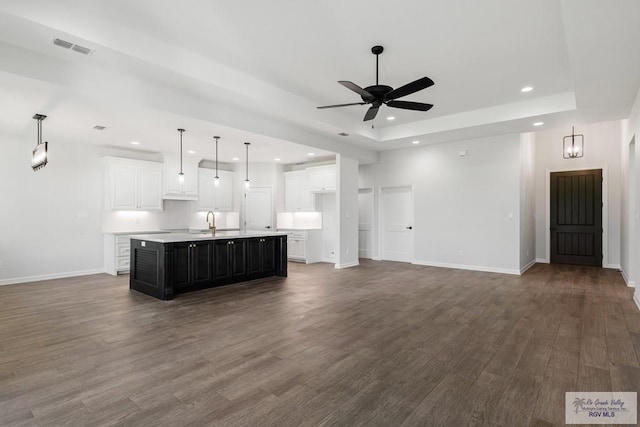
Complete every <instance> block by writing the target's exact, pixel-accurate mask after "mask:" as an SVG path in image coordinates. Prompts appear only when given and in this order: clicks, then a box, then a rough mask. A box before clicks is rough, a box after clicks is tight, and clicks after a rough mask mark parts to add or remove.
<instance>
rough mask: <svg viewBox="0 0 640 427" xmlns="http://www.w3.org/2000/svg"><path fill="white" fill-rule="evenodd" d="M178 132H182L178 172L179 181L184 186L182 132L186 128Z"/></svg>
mask: <svg viewBox="0 0 640 427" xmlns="http://www.w3.org/2000/svg"><path fill="white" fill-rule="evenodd" d="M178 132H180V173H179V174H178V183H179V184H180V185H181V186H182V185H184V173H183V172H182V134H183V133H184V129H178Z"/></svg>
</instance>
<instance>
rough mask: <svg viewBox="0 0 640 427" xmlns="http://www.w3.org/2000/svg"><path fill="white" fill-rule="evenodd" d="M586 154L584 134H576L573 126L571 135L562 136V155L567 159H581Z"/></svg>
mask: <svg viewBox="0 0 640 427" xmlns="http://www.w3.org/2000/svg"><path fill="white" fill-rule="evenodd" d="M582 156H584V135H581V134H578V135H576V134H575V132H574V128H573V126H571V135H567V136H565V137H564V138H562V157H564V158H565V159H579V158H580V157H582Z"/></svg>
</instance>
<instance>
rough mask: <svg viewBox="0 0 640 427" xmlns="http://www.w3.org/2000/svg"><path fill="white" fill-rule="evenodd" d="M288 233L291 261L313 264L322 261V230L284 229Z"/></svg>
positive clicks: (289, 257)
mask: <svg viewBox="0 0 640 427" xmlns="http://www.w3.org/2000/svg"><path fill="white" fill-rule="evenodd" d="M278 231H286V232H287V233H288V237H287V258H288V259H289V261H296V262H303V263H305V264H311V263H314V262H320V261H322V230H282V229H279V230H278Z"/></svg>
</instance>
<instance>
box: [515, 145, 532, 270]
mask: <svg viewBox="0 0 640 427" xmlns="http://www.w3.org/2000/svg"><path fill="white" fill-rule="evenodd" d="M535 141H536V138H535V134H533V133H525V134H522V135H520V218H519V220H520V222H519V227H520V271H521V272H524V270H526V269H527V268H528V267H530V266H532V265H533V264H534V263H535V260H536V221H535V203H536V193H535Z"/></svg>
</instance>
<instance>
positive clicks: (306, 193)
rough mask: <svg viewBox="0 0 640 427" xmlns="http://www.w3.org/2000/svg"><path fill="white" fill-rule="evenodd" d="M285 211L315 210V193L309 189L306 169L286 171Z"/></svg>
mask: <svg viewBox="0 0 640 427" xmlns="http://www.w3.org/2000/svg"><path fill="white" fill-rule="evenodd" d="M284 205H285V211H287V212H297V211H313V194H311V191H310V190H309V175H308V174H307V171H306V170H302V171H293V172H285V173H284Z"/></svg>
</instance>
